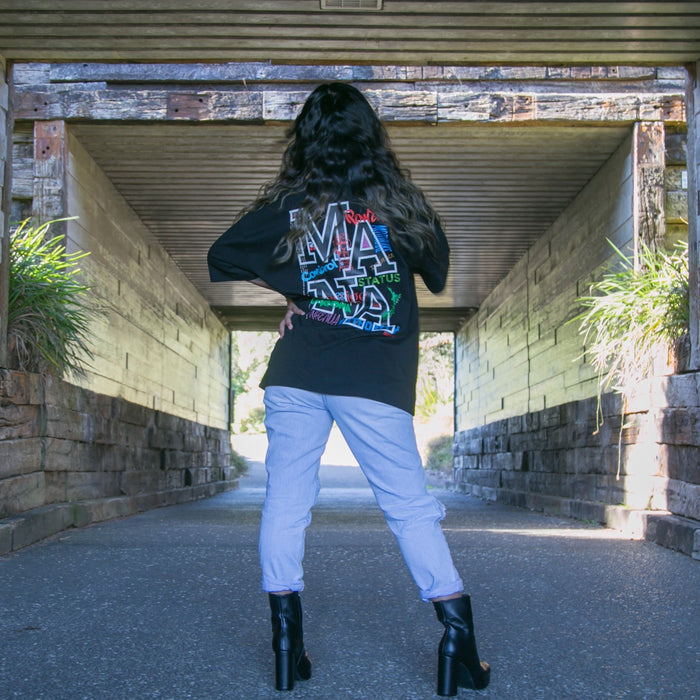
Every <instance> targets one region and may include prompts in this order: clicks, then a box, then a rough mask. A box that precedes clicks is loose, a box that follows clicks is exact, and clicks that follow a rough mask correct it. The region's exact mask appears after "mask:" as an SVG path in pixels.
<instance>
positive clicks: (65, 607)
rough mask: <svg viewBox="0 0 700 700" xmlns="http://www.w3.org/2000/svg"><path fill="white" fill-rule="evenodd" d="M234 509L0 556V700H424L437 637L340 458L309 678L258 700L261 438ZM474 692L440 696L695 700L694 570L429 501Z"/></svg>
mask: <svg viewBox="0 0 700 700" xmlns="http://www.w3.org/2000/svg"><path fill="white" fill-rule="evenodd" d="M237 447H238V449H239V450H240V451H241V452H243V453H244V454H247V456H248V457H249V459H250V461H251V469H250V472H249V475H248V476H246V477H244V478H243V479H242V480H241V487H240V489H239V490H237V491H232V492H228V493H225V494H221V495H219V496H216V497H214V498H211V499H208V500H205V501H199V502H196V503H187V504H183V505H179V506H172V507H169V508H162V509H158V510H154V511H150V512H147V513H143V514H140V515H136V516H132V517H130V518H125V519H122V520H117V521H111V522H105V523H101V524H98V525H94V526H92V527H89V528H84V529H80V530H71V531H67V532H65V533H62V534H61V535H57V536H56V537H53V538H51V539H49V540H46V541H44V542H42V543H39V544H37V545H34V546H31V547H28V548H26V549H23V550H20V551H18V552H15V553H13V554H10V555H8V556H5V557H2V558H0V664H1V666H0V698H2V699H3V700H5V699H9V698H27V699H37V700H38V699H40V698H41V699H44V698H46V699H51V700H62V699H66V700H76V699H80V698H87V699H95V700H98V699H103V698H109V699H112V698H114V699H122V698H124V699H137V698H138V699H141V698H172V699H179V698H241V699H249V698H281V697H290V698H309V699H314V700H315V699H323V700H336V699H337V700H341V699H344V698H358V699H360V698H362V699H364V698H366V699H367V700H370V699H371V700H378V699H380V700H382V699H391V700H410V699H414V698H416V699H418V698H435V697H437V696H436V695H435V676H436V662H437V644H438V641H439V639H440V635H441V630H442V628H441V626H440V624H439V623H438V622H437V620H436V618H435V615H434V611H433V609H432V606H431V605H429V604H425V603H423V602H421V601H420V599H419V597H418V593H417V590H416V588H415V585H414V584H413V581H412V579H411V578H410V576H409V574H408V572H407V570H406V567H405V565H404V563H403V560H402V559H401V556H400V554H399V552H398V548H397V547H396V544H395V541H394V539H393V536H392V535H391V534H390V532H389V531H388V529H387V527H386V525H385V523H384V521H383V518H382V515H381V513H380V512H379V511H378V509H377V507H376V505H375V503H374V499H373V497H372V494H371V491H370V490H369V489H368V487H367V485H366V482H365V480H364V477H363V476H362V474H361V472H360V470H359V469H358V468H357V466H356V465H355V466H352V465H351V464H350V463H352V459H351V457H349V455H348V454H347V452H346V451H344V448H343V446H342V445H341V446H338V445H336V446H335V449H334V450H329V452H328V453H327V455H326V458H325V459H324V464H323V466H322V469H321V484H322V491H321V496H320V498H319V502H318V504H317V506H316V508H315V509H314V514H313V522H312V524H311V526H310V528H309V531H308V536H307V547H306V558H305V568H306V577H305V579H306V590H305V591H304V592H303V594H302V601H303V605H304V615H305V618H304V628H305V639H306V646H307V650H308V652H309V655H310V657H311V661H312V664H313V676H312V678H311V680H309V681H307V682H298V683H297V685H296V688H295V690H294V691H292V692H291V693H286V694H285V693H279V692H276V691H275V690H274V689H273V655H272V650H271V646H270V622H269V612H268V606H267V598H266V596H265V594H263V593H262V592H261V591H260V582H259V576H260V575H259V569H258V562H257V529H258V524H259V512H260V504H261V502H262V498H263V495H264V468H263V466H262V463H261V461H260V460H261V459H262V454H263V451H264V439H261V438H251V439H248V440H242V441H239V442H238V444H237ZM435 493H436V495H437V496H438V497H439V498H440V499H441V500H442V501H443V503H445V505H446V506H447V509H448V515H447V518H446V519H445V521H444V529H445V533H446V537H447V539H448V541H449V543H450V546H451V548H452V552H453V556H454V559H455V563H456V565H457V568H458V569H459V570H460V573H461V574H462V577H463V578H464V580H465V583H466V584H467V590H468V592H469V593H470V594H471V595H472V603H473V609H474V615H475V624H476V631H477V639H478V643H479V651H480V654H481V657H482V659H485V660H486V661H488V662H489V663H490V664H491V666H492V669H493V670H492V681H491V685H490V686H489V688H487V689H486V690H484V691H480V692H475V691H468V690H460V691H459V696H458V697H460V698H470V697H474V698H480V699H486V698H499V699H507V700H516V699H517V700H529V699H531V698H532V699H534V698H542V699H545V700H550V699H551V700H565V699H568V698H576V699H581V700H595V699H598V698H630V699H633V700H638V699H640V698H654V699H659V698H673V699H677V700H690V699H692V698H700V565H699V564H698V562H697V561H693V560H692V559H690V558H688V557H686V556H684V555H681V554H678V553H675V552H672V551H669V550H667V549H664V548H662V547H659V546H658V545H654V544H651V543H647V542H639V541H630V540H627V539H624V538H623V537H622V536H621V535H620V534H619V533H617V532H614V531H612V530H607V529H604V528H601V527H597V526H592V525H587V524H584V523H581V522H577V521H571V520H565V519H561V518H555V517H547V516H544V515H542V514H539V513H533V512H529V511H526V510H520V509H515V508H510V507H504V506H500V505H487V504H485V503H484V502H482V501H480V500H477V499H473V498H467V497H464V496H461V495H459V494H454V493H451V492H448V491H444V490H441V489H436V490H435Z"/></svg>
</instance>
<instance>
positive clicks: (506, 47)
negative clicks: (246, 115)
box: [0, 0, 700, 65]
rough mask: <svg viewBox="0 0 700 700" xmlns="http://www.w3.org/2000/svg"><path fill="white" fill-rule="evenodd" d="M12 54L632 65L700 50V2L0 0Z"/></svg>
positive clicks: (0, 49)
mask: <svg viewBox="0 0 700 700" xmlns="http://www.w3.org/2000/svg"><path fill="white" fill-rule="evenodd" d="M0 55H4V56H5V57H6V58H9V59H13V60H53V61H71V60H108V61H119V60H123V61H159V60H162V61H251V60H258V61H272V62H279V63H309V62H311V63H327V64H337V63H340V62H347V63H353V64H369V63H371V64H392V63H394V64H395V63H399V64H407V65H427V64H430V63H433V64H455V63H466V64H474V63H489V62H490V63H498V64H503V63H516V64H517V63H521V64H522V63H530V64H532V63H550V64H551V63H564V64H569V65H570V64H590V63H607V64H610V63H626V64H629V63H635V64H649V65H650V64H674V65H678V64H681V63H686V62H691V61H694V60H696V59H697V58H698V57H700V3H694V2H619V3H617V2H615V3H611V2H519V3H517V2H492V3H487V2H459V1H455V2H424V1H422V0H421V1H394V0H386V2H385V3H384V9H383V10H381V11H366V12H363V11H353V12H345V11H341V10H330V11H328V10H326V11H322V10H321V9H320V5H319V2H318V0H276V1H275V0H268V1H266V2H263V1H257V0H255V1H253V2H251V1H249V0H243V1H238V2H235V1H233V2H232V1H230V0H209V1H204V0H201V1H195V0H151V1H150V2H148V3H144V2H142V1H141V0H138V1H133V2H132V1H131V0H111V1H110V2H109V3H105V2H104V0H0Z"/></svg>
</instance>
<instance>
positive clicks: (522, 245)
mask: <svg viewBox="0 0 700 700" xmlns="http://www.w3.org/2000/svg"><path fill="white" fill-rule="evenodd" d="M71 131H72V133H73V134H74V135H75V136H76V137H77V138H78V140H79V141H80V142H81V143H82V145H83V146H84V147H85V148H86V149H87V150H88V151H89V152H90V153H91V155H92V156H93V157H94V158H95V160H96V161H97V163H98V164H99V165H100V167H102V168H103V170H104V171H105V172H106V174H107V176H108V177H109V178H110V180H111V181H112V182H113V183H114V184H115V186H116V187H117V189H118V190H119V191H120V193H121V194H122V195H123V196H124V197H125V199H126V200H127V201H128V202H129V203H130V204H131V206H132V207H133V208H134V209H135V211H136V213H137V214H138V215H139V217H140V218H141V219H142V220H143V221H144V223H145V224H146V225H147V226H148V228H149V229H150V230H151V231H152V232H153V233H154V235H155V236H156V237H157V238H158V239H159V241H160V242H161V243H162V244H163V246H164V247H165V248H166V249H167V250H168V251H169V253H170V254H171V255H172V257H173V258H174V260H175V261H176V262H177V264H178V266H179V267H180V268H181V269H182V270H183V271H184V272H185V274H186V275H187V276H188V277H189V279H190V280H191V281H192V282H193V284H194V285H195V286H197V287H198V288H199V289H200V290H201V291H202V292H203V294H204V295H205V297H206V298H207V299H208V300H209V301H210V303H211V304H212V305H214V306H216V307H229V306H231V307H241V306H246V305H253V306H256V307H260V306H261V305H262V306H263V307H264V306H269V305H278V304H279V300H278V299H277V297H276V295H274V294H264V295H262V296H261V295H260V292H259V290H257V289H252V288H250V286H249V285H246V284H235V283H232V284H216V285H212V284H210V283H209V282H208V279H207V271H206V265H205V261H206V251H207V249H208V247H209V245H210V244H211V243H212V242H213V241H214V239H215V238H216V237H217V236H218V235H220V234H221V233H222V232H223V231H224V230H225V229H226V228H227V227H228V225H230V223H231V221H232V220H233V219H234V217H235V216H236V213H237V212H238V211H239V210H240V209H241V208H242V207H243V206H245V205H246V204H247V203H248V202H250V200H251V199H252V198H254V197H255V195H256V193H257V191H258V189H259V187H260V186H261V185H262V184H263V183H264V182H265V181H266V180H268V179H270V178H271V177H273V176H274V174H275V173H276V172H277V169H278V167H279V163H280V156H281V152H282V150H283V147H284V143H285V138H284V131H285V128H284V127H283V126H269V125H268V126H254V125H236V126H231V125H183V124H149V125H143V124H141V125H134V124H130V125H124V124H75V125H72V126H71ZM389 132H390V136H391V139H392V143H393V145H394V148H395V149H396V151H397V153H398V154H399V156H400V158H401V161H402V163H403V165H404V166H406V167H407V168H409V169H410V170H411V172H412V174H413V177H414V179H415V180H416V182H418V183H419V184H420V185H421V186H423V187H424V188H425V190H426V192H427V193H428V195H429V196H430V198H431V199H432V201H433V202H434V204H435V206H436V208H437V209H438V210H439V211H440V212H441V215H442V217H443V220H444V223H445V228H446V230H447V232H448V235H449V237H450V240H451V245H452V250H453V253H452V269H451V274H450V280H449V282H448V285H447V291H446V293H445V294H443V295H441V296H440V297H432V295H429V294H428V293H427V292H426V291H425V290H424V289H422V288H420V289H419V301H420V303H421V304H422V305H423V306H425V307H431V308H433V309H435V308H437V309H445V310H446V309H449V308H454V309H456V310H455V311H454V314H456V316H455V318H457V317H458V316H459V317H461V315H463V314H464V313H466V311H465V309H467V308H475V307H478V306H479V305H480V303H481V302H482V301H483V299H484V298H485V296H486V295H487V294H488V293H489V292H490V291H491V289H493V287H494V286H495V285H496V284H497V283H498V282H499V281H500V280H501V279H502V278H503V277H504V276H505V274H507V272H508V271H509V270H510V269H511V268H512V266H513V265H514V264H515V263H516V262H517V261H518V260H519V259H520V257H522V255H523V254H524V253H525V252H526V250H527V249H528V248H529V247H530V246H531V245H532V243H533V242H534V241H535V240H537V238H538V237H539V236H540V235H542V233H543V232H544V231H545V230H546V229H547V227H548V226H549V225H550V224H551V223H553V221H554V220H555V219H556V217H557V216H558V215H559V213H560V212H561V211H562V210H563V209H564V208H565V207H566V206H567V205H568V203H569V202H571V201H572V199H573V198H574V197H575V196H576V194H577V193H578V192H579V191H580V190H581V188H582V187H583V186H584V185H585V184H586V182H588V180H590V178H591V177H592V176H593V175H594V174H595V172H596V171H597V170H598V169H599V168H600V166H601V165H602V164H603V163H604V162H605V161H606V160H607V159H608V158H609V157H610V155H611V154H612V153H613V152H614V151H615V149H616V148H617V147H618V146H619V145H620V144H621V142H622V141H623V140H624V138H625V136H626V135H627V134H628V133H629V127H627V126H610V127H605V128H600V127H597V128H596V127H561V126H560V127H546V128H543V127H522V126H520V127H504V126H499V127H497V128H493V127H485V126H478V125H469V126H457V125H449V126H437V127H421V126H399V125H394V126H391V127H390V128H389ZM445 318H447V316H445ZM443 320H444V319H443Z"/></svg>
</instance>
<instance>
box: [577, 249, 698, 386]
mask: <svg viewBox="0 0 700 700" xmlns="http://www.w3.org/2000/svg"><path fill="white" fill-rule="evenodd" d="M610 245H611V246H612V247H613V249H614V250H615V252H616V254H617V256H618V257H619V259H620V267H619V269H617V270H614V271H610V272H608V273H607V274H605V275H604V276H603V278H602V279H601V280H600V281H599V282H596V283H594V284H593V285H592V286H591V293H590V295H588V296H585V297H582V298H580V299H579V300H578V301H579V302H580V303H581V304H582V305H583V307H584V309H585V311H584V312H583V313H582V314H580V315H579V316H577V318H576V319H574V320H578V321H579V322H580V332H581V333H582V334H583V336H584V344H585V345H586V353H587V354H590V361H591V363H592V364H593V366H594V367H595V369H596V371H597V372H598V379H599V386H600V389H601V391H602V390H604V389H606V388H612V389H614V390H616V391H618V392H624V390H625V387H628V386H631V385H632V384H634V383H635V382H638V381H639V380H640V379H643V378H645V377H647V376H649V375H650V374H651V373H652V371H653V366H654V361H655V359H656V358H657V357H658V356H659V353H662V352H665V353H666V354H668V351H669V349H670V348H672V347H673V345H674V344H675V343H677V342H678V341H680V340H681V339H682V338H683V336H684V335H686V334H687V332H688V320H689V303H688V249H687V243H683V242H680V243H678V244H676V246H675V248H674V250H673V251H672V252H671V253H666V252H664V251H661V250H657V251H653V250H650V249H649V248H648V247H646V246H642V249H641V252H640V256H639V266H638V267H637V268H635V266H634V263H633V261H632V260H630V259H629V258H628V257H627V256H625V255H624V253H622V252H621V251H620V250H619V249H618V248H616V247H615V246H614V245H613V244H612V243H610Z"/></svg>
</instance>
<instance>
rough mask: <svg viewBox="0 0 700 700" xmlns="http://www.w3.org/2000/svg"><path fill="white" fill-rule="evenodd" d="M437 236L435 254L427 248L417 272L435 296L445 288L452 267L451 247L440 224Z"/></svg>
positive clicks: (436, 229) (436, 227) (437, 227)
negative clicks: (448, 272)
mask: <svg viewBox="0 0 700 700" xmlns="http://www.w3.org/2000/svg"><path fill="white" fill-rule="evenodd" d="M435 235H436V237H437V243H436V246H435V252H434V253H432V252H431V251H430V250H428V249H427V248H426V249H425V250H424V252H423V257H422V260H421V261H420V263H419V265H418V266H417V267H416V269H415V272H417V273H418V274H419V275H420V276H421V277H422V278H423V282H425V286H426V287H427V288H428V289H429V290H430V291H431V292H432V293H433V294H438V293H439V292H441V291H442V290H443V289H444V288H445V281H446V280H447V271H448V269H449V266H450V246H449V245H448V243H447V238H445V234H444V232H443V230H442V228H441V227H440V225H439V224H437V225H436V226H435Z"/></svg>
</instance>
